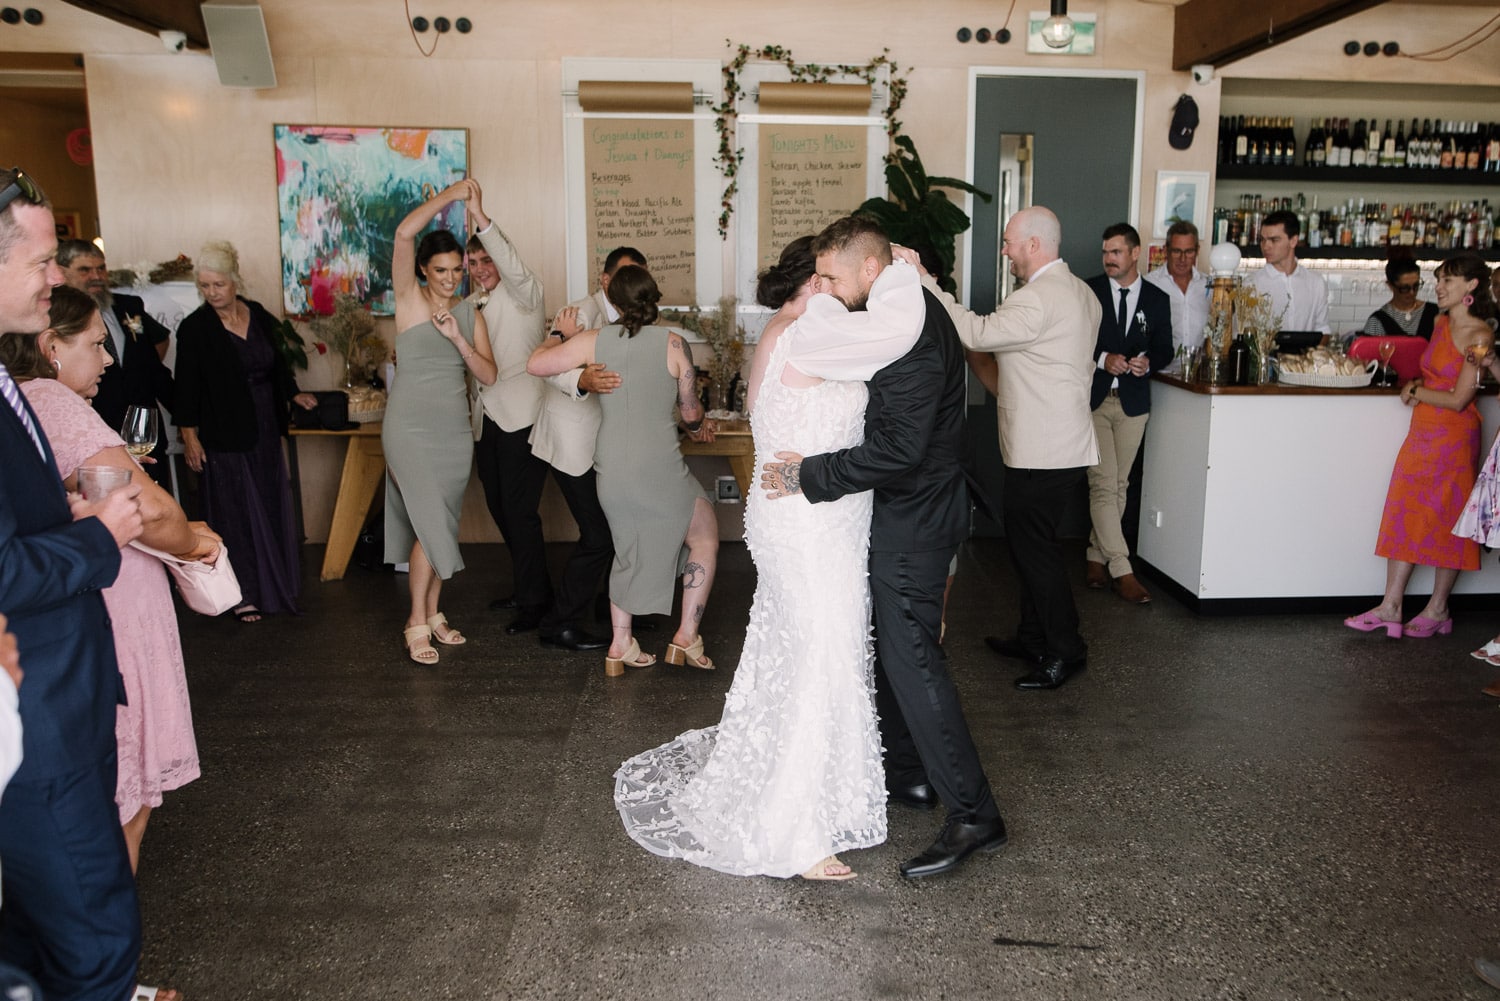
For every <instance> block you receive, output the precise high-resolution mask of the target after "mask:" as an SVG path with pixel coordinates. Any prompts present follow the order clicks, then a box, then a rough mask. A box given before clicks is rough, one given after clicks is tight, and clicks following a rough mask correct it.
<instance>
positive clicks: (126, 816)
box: [0, 285, 219, 869]
mask: <svg viewBox="0 0 1500 1001" xmlns="http://www.w3.org/2000/svg"><path fill="white" fill-rule="evenodd" d="M107 336H108V334H107V332H106V331H105V328H104V322H103V320H101V319H100V316H99V310H98V307H97V306H96V305H95V304H94V300H93V299H91V298H90V297H89V296H87V295H86V294H84V293H83V292H79V291H78V290H77V289H73V288H69V287H68V286H66V285H64V286H59V287H58V288H55V289H53V290H52V307H51V311H50V314H49V322H48V327H47V329H46V330H43V331H42V332H41V333H40V334H5V335H4V336H0V361H3V362H4V364H5V366H6V367H7V368H9V369H10V371H11V374H12V375H13V376H14V377H15V379H16V381H17V382H19V383H20V384H21V391H22V392H23V393H25V394H26V399H27V401H28V402H29V403H30V404H31V408H32V410H34V411H35V412H36V416H37V420H38V421H39V422H40V423H41V426H42V430H43V431H44V432H45V433H46V435H47V440H48V441H49V442H50V443H51V445H52V450H53V453H54V455H55V456H56V459H57V468H58V471H59V472H60V473H61V474H62V476H63V483H64V485H65V486H66V487H67V488H68V489H69V490H77V488H78V472H79V470H80V469H81V468H83V467H94V466H108V467H112V468H114V469H120V470H125V471H126V472H127V473H128V474H129V477H130V480H131V481H133V482H135V483H138V484H140V486H141V494H140V501H141V516H142V520H143V521H144V523H145V530H144V531H143V532H142V533H141V536H140V541H141V542H143V543H144V544H146V545H148V546H151V547H152V548H154V549H159V550H162V551H163V552H168V553H172V554H174V555H176V556H177V557H178V558H179V559H183V560H201V561H202V562H205V563H212V562H213V561H214V560H215V559H217V558H218V556H219V537H218V536H217V535H215V534H214V533H213V532H212V531H210V530H209V528H208V526H207V525H205V524H203V523H202V522H189V521H188V520H187V516H186V515H184V514H183V512H182V508H180V507H178V505H177V502H176V501H174V500H173V499H172V495H171V494H169V493H167V492H166V491H165V490H163V489H162V488H161V487H160V486H158V485H157V484H156V482H155V481H154V480H152V479H151V477H149V476H147V475H146V474H145V472H144V471H143V470H142V469H141V467H140V466H139V465H138V464H137V463H136V462H135V461H134V460H133V459H132V458H131V457H130V455H129V454H128V453H127V451H126V449H127V445H126V443H125V442H124V441H123V440H122V438H121V437H120V435H118V434H116V433H115V431H114V430H112V429H111V428H109V427H108V426H106V425H105V423H104V421H103V419H102V418H100V416H99V415H98V414H96V413H95V412H94V410H93V408H92V407H90V406H89V403H88V401H89V399H90V398H91V397H92V396H93V395H94V394H95V393H96V392H97V391H98V388H99V377H100V375H102V374H103V372H104V369H105V366H107V365H109V364H110V357H109V354H108V353H107V352H106V351H105V349H104V338H105V337H107ZM146 409H150V410H151V411H152V416H153V417H154V416H155V413H154V408H146ZM142 423H143V424H144V422H142ZM137 439H138V441H137V446H138V447H144V448H146V450H147V451H149V447H150V443H148V442H146V441H145V440H144V432H142V433H141V434H139V435H137ZM152 440H153V441H154V435H153V436H152ZM104 603H105V605H106V607H107V608H108V609H109V617H110V620H111V622H112V623H113V626H114V636H115V653H116V659H117V660H118V661H119V664H120V674H121V676H122V677H123V679H124V683H125V694H126V699H127V702H126V704H125V705H122V706H120V707H119V710H118V715H117V717H116V721H115V739H116V741H117V744H118V752H119V769H118V776H117V781H116V787H115V803H116V805H117V806H118V807H119V809H120V823H121V826H122V827H123V828H124V831H125V842H126V846H127V847H128V848H129V851H130V866H131V868H132V869H135V867H136V865H137V863H138V861H139V858H140V847H141V839H142V838H143V837H144V836H145V833H146V822H147V820H148V819H149V818H150V815H151V810H152V808H153V807H157V806H160V805H161V803H162V793H163V792H165V791H167V790H169V789H176V788H179V787H180V786H183V785H185V784H187V783H188V782H191V781H192V780H193V779H195V778H197V777H198V749H197V744H196V742H195V741H194V739H193V720H192V711H191V708H190V706H189V703H188V690H187V676H186V674H185V673H184V670H183V663H182V645H181V643H180V642H179V639H178V634H177V613H176V610H175V608H174V606H173V603H172V594H171V590H170V588H169V585H168V584H167V577H166V571H165V569H164V568H163V566H162V563H161V561H160V560H159V559H157V558H156V557H155V556H151V555H149V554H147V553H145V552H143V551H142V550H139V549H136V548H134V547H131V546H126V547H125V548H124V549H122V550H121V551H120V573H119V576H118V577H117V578H116V579H115V582H114V584H113V585H111V586H110V587H108V588H106V589H105V591H104Z"/></svg>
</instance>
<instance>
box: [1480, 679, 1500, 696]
mask: <svg viewBox="0 0 1500 1001" xmlns="http://www.w3.org/2000/svg"><path fill="white" fill-rule="evenodd" d="M1481 691H1483V692H1484V694H1486V695H1489V696H1491V697H1493V698H1497V699H1500V681H1497V682H1495V683H1494V684H1493V685H1491V686H1490V687H1488V688H1484V689H1481Z"/></svg>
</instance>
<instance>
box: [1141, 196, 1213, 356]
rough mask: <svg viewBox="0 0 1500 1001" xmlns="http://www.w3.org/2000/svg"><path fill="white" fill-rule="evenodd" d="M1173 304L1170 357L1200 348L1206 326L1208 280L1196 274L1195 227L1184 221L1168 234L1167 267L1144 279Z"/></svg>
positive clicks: (1174, 225)
mask: <svg viewBox="0 0 1500 1001" xmlns="http://www.w3.org/2000/svg"><path fill="white" fill-rule="evenodd" d="M1146 281H1148V282H1150V283H1151V284H1152V285H1155V286H1156V287H1157V288H1159V289H1161V290H1162V291H1163V292H1165V293H1167V298H1168V299H1169V300H1170V301H1171V303H1172V355H1173V357H1174V358H1175V357H1176V356H1177V355H1178V354H1179V353H1180V352H1181V351H1182V349H1183V348H1187V349H1188V350H1192V349H1194V348H1197V347H1201V346H1202V344H1203V329H1204V328H1205V327H1207V326H1208V276H1207V275H1205V274H1204V273H1203V272H1201V271H1199V270H1198V227H1197V226H1194V225H1193V224H1192V223H1190V222H1187V221H1186V220H1181V221H1178V222H1174V223H1173V224H1172V225H1171V228H1169V229H1168V230H1167V263H1166V264H1163V265H1162V266H1161V267H1159V268H1157V269H1156V270H1154V271H1152V272H1151V273H1149V274H1148V275H1146Z"/></svg>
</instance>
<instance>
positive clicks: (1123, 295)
mask: <svg viewBox="0 0 1500 1001" xmlns="http://www.w3.org/2000/svg"><path fill="white" fill-rule="evenodd" d="M1128 298H1130V289H1128V288H1122V289H1120V315H1119V316H1118V317H1117V319H1116V322H1118V323H1119V325H1120V333H1121V334H1122V335H1124V334H1128V333H1130V328H1129V327H1128V326H1126V325H1125V300H1127V299H1128Z"/></svg>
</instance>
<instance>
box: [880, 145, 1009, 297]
mask: <svg viewBox="0 0 1500 1001" xmlns="http://www.w3.org/2000/svg"><path fill="white" fill-rule="evenodd" d="M894 141H895V144H896V146H897V149H896V151H895V152H893V153H892V154H891V155H890V156H888V157H886V164H885V184H886V188H887V189H888V190H889V193H890V197H889V198H871V199H869V200H868V201H866V202H865V203H864V204H863V205H861V206H860V207H859V208H858V210H857V211H858V212H861V213H863V214H865V215H868V216H870V217H871V218H873V219H874V220H875V221H876V222H878V223H880V226H881V228H882V229H884V230H885V233H886V235H887V236H889V237H890V238H891V241H892V242H893V243H899V244H902V245H903V246H907V247H910V248H912V249H913V250H915V251H916V252H917V253H918V254H920V255H921V256H922V263H923V265H924V266H925V267H926V268H927V270H928V271H930V272H932V275H933V277H934V278H936V279H937V282H938V285H939V286H940V287H941V288H943V289H944V290H945V291H948V292H953V291H954V290H955V289H956V288H957V286H956V285H955V283H954V281H953V263H954V259H955V256H956V255H955V251H954V239H955V238H956V237H957V236H958V234H960V233H963V232H965V231H967V230H968V228H969V216H968V214H967V213H966V212H964V210H963V209H961V208H959V207H958V206H957V205H955V204H954V203H953V202H952V201H950V200H949V198H948V196H947V194H945V193H944V192H942V191H940V190H938V189H939V188H953V189H955V190H958V191H966V192H968V193H969V194H971V195H978V196H979V197H980V198H983V199H984V200H985V201H986V202H988V201H989V200H990V197H991V196H990V194H989V192H987V191H980V190H979V189H978V188H976V187H974V186H973V185H972V184H969V183H968V182H967V181H960V180H959V179H958V178H956V177H929V176H928V174H927V171H926V169H925V168H924V167H923V166H922V158H921V157H920V156H919V155H917V147H916V144H915V143H913V142H912V141H911V138H910V137H909V136H901V135H898V136H896V137H895V139H894Z"/></svg>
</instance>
